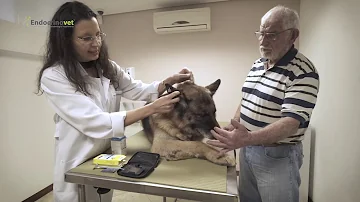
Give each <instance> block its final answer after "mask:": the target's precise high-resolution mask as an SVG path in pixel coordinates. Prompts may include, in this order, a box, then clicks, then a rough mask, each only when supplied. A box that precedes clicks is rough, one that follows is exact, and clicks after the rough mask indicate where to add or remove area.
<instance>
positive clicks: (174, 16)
mask: <svg viewBox="0 0 360 202" xmlns="http://www.w3.org/2000/svg"><path fill="white" fill-rule="evenodd" d="M153 20H154V21H153V25H154V30H155V32H156V33H158V34H171V33H181V32H198V31H210V30H211V26H210V8H196V9H186V10H175V11H165V12H157V13H154V15H153Z"/></svg>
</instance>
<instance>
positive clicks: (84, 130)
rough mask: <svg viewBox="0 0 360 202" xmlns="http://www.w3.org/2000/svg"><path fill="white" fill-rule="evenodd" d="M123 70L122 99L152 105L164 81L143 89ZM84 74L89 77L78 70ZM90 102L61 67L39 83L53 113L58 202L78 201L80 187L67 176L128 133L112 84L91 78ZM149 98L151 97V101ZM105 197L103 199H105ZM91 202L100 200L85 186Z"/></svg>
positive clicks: (139, 83)
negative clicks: (111, 139) (66, 178)
mask: <svg viewBox="0 0 360 202" xmlns="http://www.w3.org/2000/svg"><path fill="white" fill-rule="evenodd" d="M112 63H113V64H114V66H115V67H116V68H118V70H119V77H120V82H119V88H118V89H116V91H120V92H122V95H121V96H122V97H125V98H128V99H132V100H144V101H150V102H151V101H153V100H149V99H151V98H154V97H157V96H154V95H155V94H158V92H157V88H158V85H159V83H160V82H153V83H151V84H145V83H142V82H141V81H137V80H133V79H132V78H131V77H129V75H128V74H126V73H125V72H124V71H123V70H122V69H121V68H120V67H119V66H118V65H117V64H116V63H114V62H112ZM79 67H80V69H81V72H82V74H83V75H85V76H87V77H90V76H89V75H88V74H87V73H86V71H85V69H83V68H82V67H81V66H79ZM90 79H91V81H92V84H91V86H90V88H89V89H90V92H91V94H92V96H91V97H87V96H85V95H83V94H82V93H80V92H75V88H74V87H73V86H72V85H71V84H70V82H69V81H68V80H67V78H66V76H65V72H64V70H63V68H62V66H60V65H55V66H53V67H50V68H48V69H46V70H45V71H44V73H43V76H42V78H41V88H42V89H43V91H44V94H45V95H46V97H47V99H48V101H49V103H50V105H51V107H52V109H53V110H54V111H55V113H56V114H55V116H54V121H55V169H54V184H53V185H54V187H53V193H54V199H55V202H60V201H61V202H77V201H78V194H77V186H76V185H75V184H72V183H65V182H64V173H65V172H66V171H68V170H69V169H72V168H74V167H76V166H78V165H79V164H81V163H83V162H85V161H86V160H88V159H89V158H92V157H94V156H96V155H98V154H100V153H102V152H104V151H105V150H106V149H108V148H110V140H109V138H111V137H115V136H121V135H123V133H124V130H125V128H124V119H125V117H126V112H125V111H122V112H119V111H118V110H119V109H116V108H117V107H116V105H117V104H116V98H117V96H116V92H115V89H114V86H113V85H112V84H110V80H109V79H107V78H105V77H102V78H93V77H90ZM150 95H151V96H150ZM102 196H104V195H102ZM86 197H87V201H94V202H95V201H96V202H97V201H99V197H98V195H97V193H96V190H95V189H94V188H93V187H92V186H87V187H86ZM111 197H112V192H111V193H109V194H107V196H105V197H102V202H107V201H111Z"/></svg>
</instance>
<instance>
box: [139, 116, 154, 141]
mask: <svg viewBox="0 0 360 202" xmlns="http://www.w3.org/2000/svg"><path fill="white" fill-rule="evenodd" d="M151 122H152V119H151V116H148V117H146V118H144V119H142V120H141V125H142V127H143V129H144V133H145V135H146V136H147V138H148V139H149V141H150V142H151V143H152V142H153V140H154V130H153V128H152V127H151V125H152V123H151Z"/></svg>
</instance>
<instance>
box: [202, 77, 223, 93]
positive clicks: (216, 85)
mask: <svg viewBox="0 0 360 202" xmlns="http://www.w3.org/2000/svg"><path fill="white" fill-rule="evenodd" d="M220 83H221V80H220V79H218V80H216V81H215V82H214V83H212V84H210V85H208V86H206V87H205V88H207V89H208V90H209V91H210V95H211V96H213V95H214V94H215V92H216V91H217V89H218V88H219V86H220Z"/></svg>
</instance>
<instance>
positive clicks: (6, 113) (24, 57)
mask: <svg viewBox="0 0 360 202" xmlns="http://www.w3.org/2000/svg"><path fill="white" fill-rule="evenodd" d="M0 64H1V65H0V94H1V105H0V111H1V114H2V116H1V118H0V134H1V136H0V145H1V146H0V153H1V157H0V160H1V162H2V163H1V166H0V179H1V188H0V196H1V201H8V202H12V201H14V202H18V201H22V200H24V199H26V198H28V197H30V196H31V195H33V194H35V193H36V192H38V191H40V190H42V189H43V188H45V187H47V186H49V185H50V184H52V179H53V177H52V170H53V148H54V146H53V132H54V127H53V125H54V124H53V121H52V113H53V112H52V111H51V110H50V109H49V108H48V107H47V103H46V100H45V98H44V96H41V97H39V96H36V95H34V93H33V92H35V87H36V85H35V80H36V73H37V71H38V69H39V67H40V66H41V61H40V60H39V58H38V57H36V56H33V55H28V54H21V53H15V52H7V51H0Z"/></svg>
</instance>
